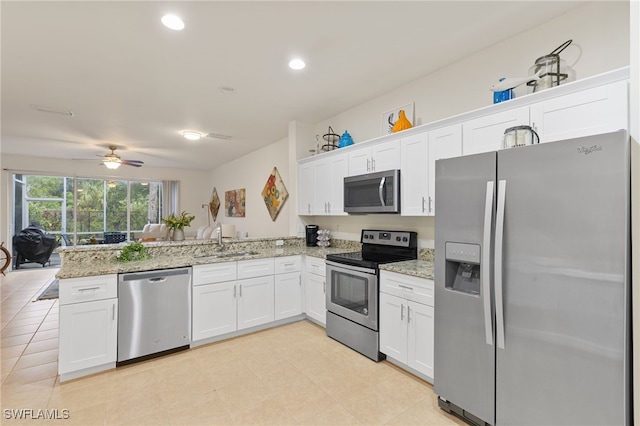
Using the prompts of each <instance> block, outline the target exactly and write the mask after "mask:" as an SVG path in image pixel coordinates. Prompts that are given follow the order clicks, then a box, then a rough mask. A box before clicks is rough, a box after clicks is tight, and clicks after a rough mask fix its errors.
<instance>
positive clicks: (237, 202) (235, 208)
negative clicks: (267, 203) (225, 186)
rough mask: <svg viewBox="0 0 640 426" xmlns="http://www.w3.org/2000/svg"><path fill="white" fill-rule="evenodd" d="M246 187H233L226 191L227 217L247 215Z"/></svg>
mask: <svg viewBox="0 0 640 426" xmlns="http://www.w3.org/2000/svg"><path fill="white" fill-rule="evenodd" d="M245 194H246V189H245V188H241V189H232V190H231V191H226V192H225V193H224V210H225V215H226V216H227V217H244V216H245V210H244V209H245V197H246V195H245Z"/></svg>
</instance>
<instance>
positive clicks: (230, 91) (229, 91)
mask: <svg viewBox="0 0 640 426" xmlns="http://www.w3.org/2000/svg"><path fill="white" fill-rule="evenodd" d="M219 89H220V91H221V92H222V93H226V94H227V95H232V94H234V93H236V89H234V88H233V87H231V86H220V87H219Z"/></svg>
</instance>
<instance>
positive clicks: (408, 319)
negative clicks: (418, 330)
mask: <svg viewBox="0 0 640 426" xmlns="http://www.w3.org/2000/svg"><path fill="white" fill-rule="evenodd" d="M410 322H411V306H407V324H409V323H410Z"/></svg>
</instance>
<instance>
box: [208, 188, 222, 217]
mask: <svg viewBox="0 0 640 426" xmlns="http://www.w3.org/2000/svg"><path fill="white" fill-rule="evenodd" d="M218 211H220V197H218V191H217V190H216V187H215V186H214V187H213V191H211V201H209V213H211V217H212V218H213V221H214V222H215V221H216V218H217V217H218Z"/></svg>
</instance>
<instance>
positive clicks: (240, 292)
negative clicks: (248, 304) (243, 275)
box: [240, 284, 242, 297]
mask: <svg viewBox="0 0 640 426" xmlns="http://www.w3.org/2000/svg"><path fill="white" fill-rule="evenodd" d="M240 297H242V284H240Z"/></svg>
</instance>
